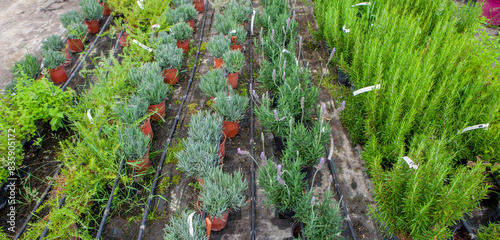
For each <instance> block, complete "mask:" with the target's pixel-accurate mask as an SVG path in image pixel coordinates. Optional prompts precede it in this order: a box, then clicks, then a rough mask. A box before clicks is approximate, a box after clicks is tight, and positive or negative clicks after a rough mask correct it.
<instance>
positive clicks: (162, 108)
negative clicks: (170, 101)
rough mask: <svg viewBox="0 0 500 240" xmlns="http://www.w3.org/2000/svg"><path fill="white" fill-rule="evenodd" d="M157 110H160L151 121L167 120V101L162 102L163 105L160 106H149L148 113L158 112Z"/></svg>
mask: <svg viewBox="0 0 500 240" xmlns="http://www.w3.org/2000/svg"><path fill="white" fill-rule="evenodd" d="M156 110H158V112H157V113H155V114H154V115H152V116H151V120H153V121H160V120H161V119H162V118H165V114H166V110H165V101H161V103H158V104H153V105H149V107H148V112H156ZM160 116H161V117H160Z"/></svg>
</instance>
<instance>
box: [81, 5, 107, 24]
mask: <svg viewBox="0 0 500 240" xmlns="http://www.w3.org/2000/svg"><path fill="white" fill-rule="evenodd" d="M80 6H81V10H82V15H83V17H84V18H85V19H87V20H99V18H101V16H102V13H103V11H104V7H103V6H101V5H99V2H98V1H94V0H81V1H80Z"/></svg>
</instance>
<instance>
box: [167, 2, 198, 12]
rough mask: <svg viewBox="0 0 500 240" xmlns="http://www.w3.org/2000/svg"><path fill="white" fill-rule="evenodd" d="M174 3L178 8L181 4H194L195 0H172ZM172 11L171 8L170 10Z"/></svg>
mask: <svg viewBox="0 0 500 240" xmlns="http://www.w3.org/2000/svg"><path fill="white" fill-rule="evenodd" d="M171 3H172V5H173V6H174V8H178V7H179V6H181V5H184V4H189V3H190V4H193V1H192V0H173V1H171ZM169 11H171V10H169Z"/></svg>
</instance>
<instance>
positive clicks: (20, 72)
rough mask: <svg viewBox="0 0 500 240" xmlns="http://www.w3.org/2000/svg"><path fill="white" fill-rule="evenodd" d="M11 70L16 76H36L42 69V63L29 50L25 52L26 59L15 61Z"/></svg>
mask: <svg viewBox="0 0 500 240" xmlns="http://www.w3.org/2000/svg"><path fill="white" fill-rule="evenodd" d="M10 71H11V73H12V75H14V77H15V78H23V77H29V78H34V77H35V76H36V74H38V72H39V71H40V65H39V64H38V59H37V58H36V57H35V56H33V55H31V54H30V53H29V52H27V53H26V54H24V59H22V60H19V61H17V62H16V63H14V66H12V68H11V69H10Z"/></svg>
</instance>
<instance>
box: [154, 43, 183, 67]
mask: <svg viewBox="0 0 500 240" xmlns="http://www.w3.org/2000/svg"><path fill="white" fill-rule="evenodd" d="M154 53H155V61H156V62H158V64H159V65H160V67H162V68H163V69H171V68H180V67H181V66H182V60H183V58H184V55H183V50H182V49H180V48H177V46H176V45H175V44H162V45H158V47H156V49H155V50H154Z"/></svg>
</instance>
